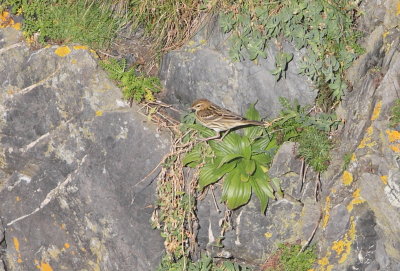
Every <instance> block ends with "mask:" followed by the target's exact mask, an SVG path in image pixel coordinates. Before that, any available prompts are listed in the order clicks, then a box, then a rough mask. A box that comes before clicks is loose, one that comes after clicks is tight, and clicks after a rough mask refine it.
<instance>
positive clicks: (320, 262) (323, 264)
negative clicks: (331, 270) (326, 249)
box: [318, 257, 329, 266]
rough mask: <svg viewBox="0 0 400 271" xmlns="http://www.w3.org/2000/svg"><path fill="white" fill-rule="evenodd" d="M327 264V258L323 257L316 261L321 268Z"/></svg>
mask: <svg viewBox="0 0 400 271" xmlns="http://www.w3.org/2000/svg"><path fill="white" fill-rule="evenodd" d="M328 263H329V260H328V257H323V258H321V259H320V260H318V264H319V265H321V266H326V265H328Z"/></svg>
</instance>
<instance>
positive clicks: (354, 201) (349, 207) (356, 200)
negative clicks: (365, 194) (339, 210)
mask: <svg viewBox="0 0 400 271" xmlns="http://www.w3.org/2000/svg"><path fill="white" fill-rule="evenodd" d="M360 192H361V190H360V189H359V188H358V189H356V190H355V191H354V192H353V199H352V200H351V201H350V203H349V205H347V211H349V212H351V211H352V210H353V207H354V205H357V204H361V203H363V202H365V200H364V199H363V198H362V197H361V196H360Z"/></svg>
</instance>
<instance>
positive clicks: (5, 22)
mask: <svg viewBox="0 0 400 271" xmlns="http://www.w3.org/2000/svg"><path fill="white" fill-rule="evenodd" d="M6 27H13V28H15V29H16V30H20V29H21V24H20V23H16V22H14V19H13V18H12V17H11V14H10V13H9V12H8V11H3V12H1V13H0V28H6Z"/></svg>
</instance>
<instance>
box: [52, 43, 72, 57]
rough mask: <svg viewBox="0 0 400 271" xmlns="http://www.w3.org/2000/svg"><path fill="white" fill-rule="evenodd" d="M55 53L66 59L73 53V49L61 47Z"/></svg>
mask: <svg viewBox="0 0 400 271" xmlns="http://www.w3.org/2000/svg"><path fill="white" fill-rule="evenodd" d="M54 53H55V54H56V55H58V56H61V57H64V56H66V55H68V54H70V53H71V49H70V48H69V47H68V46H61V47H58V48H57V49H56V50H55V51H54Z"/></svg>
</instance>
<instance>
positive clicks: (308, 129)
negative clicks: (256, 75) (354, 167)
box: [272, 98, 340, 172]
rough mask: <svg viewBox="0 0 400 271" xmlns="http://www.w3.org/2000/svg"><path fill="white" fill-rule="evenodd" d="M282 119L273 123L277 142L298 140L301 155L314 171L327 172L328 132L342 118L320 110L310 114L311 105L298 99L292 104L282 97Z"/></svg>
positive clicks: (334, 127) (329, 144)
mask: <svg viewBox="0 0 400 271" xmlns="http://www.w3.org/2000/svg"><path fill="white" fill-rule="evenodd" d="M280 102H281V104H282V107H283V109H282V111H281V114H280V118H278V121H276V122H275V123H274V124H273V126H272V127H273V129H274V130H275V131H276V132H275V133H276V138H277V141H278V144H282V143H283V142H285V141H295V142H298V143H299V155H300V156H301V157H302V158H304V159H305V161H306V162H307V163H308V164H310V165H311V166H312V167H313V168H314V170H315V171H317V172H322V171H325V170H326V168H327V167H328V165H329V159H330V157H329V151H330V149H331V142H330V140H329V138H328V133H329V132H330V131H331V130H334V129H336V128H337V127H338V125H339V123H340V122H339V121H338V120H336V119H335V116H334V115H333V114H326V113H319V114H315V115H311V114H310V113H311V110H310V108H308V107H302V106H300V105H299V104H298V103H297V102H295V103H294V104H293V105H292V104H290V103H289V102H288V101H287V100H286V99H283V98H281V99H280Z"/></svg>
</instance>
